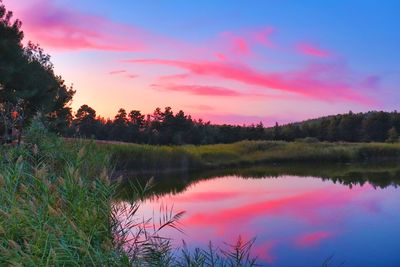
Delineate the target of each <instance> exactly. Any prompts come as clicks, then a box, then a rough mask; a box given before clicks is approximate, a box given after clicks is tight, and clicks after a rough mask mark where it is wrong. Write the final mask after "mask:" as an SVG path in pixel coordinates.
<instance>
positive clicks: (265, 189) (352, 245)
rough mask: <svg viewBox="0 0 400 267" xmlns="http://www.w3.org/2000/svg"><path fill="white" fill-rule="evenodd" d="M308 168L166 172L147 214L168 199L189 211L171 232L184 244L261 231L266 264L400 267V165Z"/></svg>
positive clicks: (259, 248)
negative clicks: (308, 173)
mask: <svg viewBox="0 0 400 267" xmlns="http://www.w3.org/2000/svg"><path fill="white" fill-rule="evenodd" d="M282 168H283V170H282ZM301 168H303V169H301ZM307 168H311V166H308V167H298V166H296V167H291V166H284V167H273V168H272V169H271V167H268V168H266V169H265V168H260V167H258V168H256V169H255V168H252V169H249V170H245V171H243V170H240V171H239V170H235V171H233V173H230V174H224V173H222V174H218V175H216V174H209V175H206V174H204V176H202V175H201V174H196V175H194V177H193V176H192V177H191V176H190V175H189V176H183V177H179V175H175V176H174V175H173V174H171V175H170V176H169V177H170V178H168V177H163V178H159V182H158V185H159V186H158V187H157V186H156V187H155V189H154V191H153V192H154V195H152V196H150V197H149V198H148V199H146V200H145V201H144V202H143V203H142V205H141V208H140V210H139V214H141V215H143V216H144V217H146V218H149V217H152V216H156V217H157V213H158V211H159V209H160V206H161V205H168V206H169V207H172V205H173V209H174V210H175V211H176V212H178V211H186V214H185V215H184V217H183V219H182V220H181V227H182V229H183V231H184V233H180V232H179V231H176V230H174V229H165V231H164V232H163V236H166V237H171V238H173V240H174V244H175V245H176V246H180V245H181V244H182V240H183V239H184V240H185V241H186V242H187V243H188V244H189V247H190V248H192V247H206V246H207V244H208V242H209V241H210V240H211V241H212V242H213V243H214V245H216V246H219V247H222V248H224V247H225V246H226V245H225V243H235V241H236V240H237V238H238V236H239V235H241V236H242V237H243V238H244V239H248V240H249V239H251V238H253V237H256V241H255V243H254V247H253V250H252V253H253V254H254V255H258V259H259V260H258V262H259V263H260V264H261V265H262V266H321V265H322V263H323V262H324V261H325V260H327V259H329V258H331V262H330V265H329V266H339V265H340V264H342V263H344V265H343V266H363V267H365V266H400V253H399V252H400V189H399V188H397V185H398V183H399V181H400V179H398V178H397V177H400V175H399V176H398V174H399V173H400V172H398V169H397V165H393V166H390V167H388V166H380V167H377V166H375V167H374V166H334V167H323V166H321V168H320V170H318V168H313V170H310V171H308V172H310V173H315V172H319V174H320V175H321V176H322V177H324V179H322V178H320V177H321V176H319V177H316V176H310V175H307V171H306V173H304V169H307ZM284 170H286V171H284ZM321 170H325V171H326V173H325V174H323V175H322V174H321ZM235 172H236V173H239V172H240V175H239V174H234V173H235ZM271 172H273V175H271ZM228 173H229V172H228ZM285 173H286V174H285ZM287 173H301V175H294V174H287ZM327 173H330V176H329V175H328V174H327ZM166 180H167V181H166ZM173 185H175V187H174V186H173ZM128 195H129V194H128Z"/></svg>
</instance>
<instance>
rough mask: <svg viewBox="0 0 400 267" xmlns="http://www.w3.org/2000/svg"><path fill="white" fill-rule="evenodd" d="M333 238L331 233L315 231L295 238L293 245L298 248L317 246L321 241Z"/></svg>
mask: <svg viewBox="0 0 400 267" xmlns="http://www.w3.org/2000/svg"><path fill="white" fill-rule="evenodd" d="M332 236H333V233H331V232H328V231H317V232H313V233H306V234H303V235H300V236H298V237H297V238H296V240H295V244H296V245H297V246H299V247H310V246H317V245H319V244H320V243H321V242H322V241H323V240H325V239H327V238H330V237H332Z"/></svg>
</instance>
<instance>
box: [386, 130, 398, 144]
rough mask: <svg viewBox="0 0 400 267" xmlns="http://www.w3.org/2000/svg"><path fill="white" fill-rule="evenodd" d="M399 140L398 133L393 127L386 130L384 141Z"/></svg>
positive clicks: (393, 141) (392, 141)
mask: <svg viewBox="0 0 400 267" xmlns="http://www.w3.org/2000/svg"><path fill="white" fill-rule="evenodd" d="M398 141H399V133H398V132H397V130H396V128H395V127H392V128H390V129H389V131H388V139H387V140H386V142H389V143H395V142H398Z"/></svg>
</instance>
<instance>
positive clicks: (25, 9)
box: [11, 0, 146, 51]
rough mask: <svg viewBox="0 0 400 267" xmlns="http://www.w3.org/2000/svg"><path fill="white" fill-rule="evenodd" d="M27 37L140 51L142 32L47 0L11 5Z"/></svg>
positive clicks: (68, 46)
mask: <svg viewBox="0 0 400 267" xmlns="http://www.w3.org/2000/svg"><path fill="white" fill-rule="evenodd" d="M11 6H12V7H13V9H14V10H16V15H17V16H18V17H19V18H20V19H21V20H22V21H23V30H24V31H25V32H26V35H27V37H28V38H29V39H32V40H34V41H35V42H39V43H40V44H41V45H43V46H45V47H51V48H55V49H59V50H105V51H143V50H145V49H146V45H145V44H144V43H143V41H142V39H144V38H145V34H144V33H143V32H142V31H140V30H139V29H136V28H134V27H132V26H128V25H124V24H120V23H116V22H113V21H111V20H109V19H107V18H105V17H102V16H96V15H89V14H86V13H84V12H80V11H78V10H73V9H70V8H66V7H60V6H58V5H57V4H55V3H54V1H50V0H32V1H28V3H26V2H24V4H23V5H20V4H18V3H14V4H13V5H11Z"/></svg>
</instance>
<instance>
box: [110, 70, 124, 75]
mask: <svg viewBox="0 0 400 267" xmlns="http://www.w3.org/2000/svg"><path fill="white" fill-rule="evenodd" d="M121 73H126V70H113V71H110V72H109V74H110V75H115V74H121Z"/></svg>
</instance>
